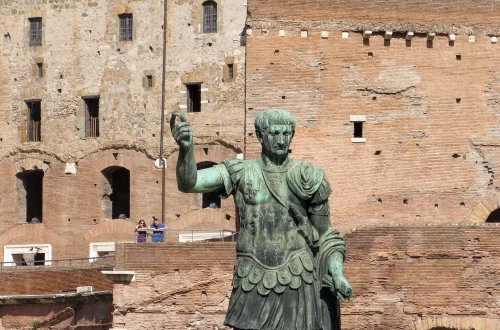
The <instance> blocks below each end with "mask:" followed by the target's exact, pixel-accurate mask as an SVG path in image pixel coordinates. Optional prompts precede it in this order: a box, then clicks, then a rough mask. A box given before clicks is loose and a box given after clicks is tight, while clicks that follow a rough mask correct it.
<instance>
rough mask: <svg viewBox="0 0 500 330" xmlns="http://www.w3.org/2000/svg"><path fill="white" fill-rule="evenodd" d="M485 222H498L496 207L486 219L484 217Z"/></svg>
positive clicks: (499, 220)
mask: <svg viewBox="0 0 500 330" xmlns="http://www.w3.org/2000/svg"><path fill="white" fill-rule="evenodd" d="M486 222H490V223H491V222H500V209H496V210H495V211H493V212H491V213H490V215H489V216H488V219H486Z"/></svg>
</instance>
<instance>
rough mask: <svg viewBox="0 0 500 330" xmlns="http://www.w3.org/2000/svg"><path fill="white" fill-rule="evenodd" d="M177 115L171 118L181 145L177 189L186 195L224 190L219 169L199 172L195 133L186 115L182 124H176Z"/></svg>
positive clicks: (177, 170)
mask: <svg viewBox="0 0 500 330" xmlns="http://www.w3.org/2000/svg"><path fill="white" fill-rule="evenodd" d="M175 118H176V115H175V114H173V115H172V117H171V118H170V129H171V131H172V136H173V137H174V140H175V142H177V144H178V145H179V159H178V160H177V168H176V176H177V187H178V188H179V190H180V191H182V192H185V193H203V192H210V191H217V190H220V189H223V188H224V182H223V180H222V176H221V174H220V169H219V168H217V167H214V168H207V169H204V170H200V171H198V170H197V168H196V161H195V159H194V152H193V133H192V132H191V128H190V127H189V123H188V122H187V120H186V115H184V114H181V115H180V119H181V121H180V123H177V124H176V123H175Z"/></svg>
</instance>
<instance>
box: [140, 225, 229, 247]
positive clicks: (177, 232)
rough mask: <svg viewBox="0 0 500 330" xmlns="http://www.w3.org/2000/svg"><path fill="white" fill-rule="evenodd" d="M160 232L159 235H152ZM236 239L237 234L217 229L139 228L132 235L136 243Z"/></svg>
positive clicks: (225, 240)
mask: <svg viewBox="0 0 500 330" xmlns="http://www.w3.org/2000/svg"><path fill="white" fill-rule="evenodd" d="M160 232H161V235H153V233H160ZM237 238H238V233H237V232H235V231H231V230H227V229H219V228H183V229H165V228H162V229H153V228H141V229H138V230H137V231H136V232H135V233H134V241H135V242H136V243H147V242H154V243H161V242H171V243H179V242H180V243H187V242H234V241H235V240H236V239H237Z"/></svg>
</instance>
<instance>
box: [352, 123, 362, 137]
mask: <svg viewBox="0 0 500 330" xmlns="http://www.w3.org/2000/svg"><path fill="white" fill-rule="evenodd" d="M354 137H355V138H362V137H363V122H362V121H355V122H354Z"/></svg>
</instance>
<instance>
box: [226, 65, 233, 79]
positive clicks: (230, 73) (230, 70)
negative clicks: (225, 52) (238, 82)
mask: <svg viewBox="0 0 500 330" xmlns="http://www.w3.org/2000/svg"><path fill="white" fill-rule="evenodd" d="M227 76H228V78H229V79H233V78H234V68H233V64H228V65H227Z"/></svg>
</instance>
